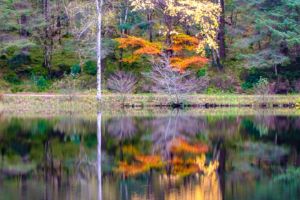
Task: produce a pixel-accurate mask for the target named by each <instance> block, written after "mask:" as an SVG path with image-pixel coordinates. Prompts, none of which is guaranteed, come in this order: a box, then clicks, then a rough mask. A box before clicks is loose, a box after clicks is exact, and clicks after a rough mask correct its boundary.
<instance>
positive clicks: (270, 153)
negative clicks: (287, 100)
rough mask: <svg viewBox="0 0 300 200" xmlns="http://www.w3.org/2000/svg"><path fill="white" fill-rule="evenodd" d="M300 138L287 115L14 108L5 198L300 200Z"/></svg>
mask: <svg viewBox="0 0 300 200" xmlns="http://www.w3.org/2000/svg"><path fill="white" fill-rule="evenodd" d="M299 144H300V117H299V116H296V115H295V116H294V115H292V116H290V115H282V113H281V114H280V115H276V114H272V115H270V114H269V113H268V112H267V113H266V112H258V114H253V115H245V114H243V115H238V114H237V115H231V114H224V113H223V114H219V115H218V114H213V115H212V114H198V113H197V112H193V111H189V112H186V111H181V110H173V111H171V110H165V111H164V112H161V113H160V114H157V115H153V114H151V113H149V114H139V113H134V112H125V111H120V112H118V113H117V114H107V113H105V112H102V113H101V112H99V113H98V115H96V113H95V114H94V115H88V116H86V115H59V116H26V117H25V116H24V117H22V116H16V115H11V114H5V113H4V114H1V115H0V149H1V159H0V199H1V200H11V199H12V200H14V199H22V200H23V199H24V200H27V199H28V200H29V199H30V200H35V199H36V200H37V199H39V200H40V199H43V200H46V199H49V200H59V199H72V200H73V199H74V200H77V199H98V200H100V199H101V200H102V199H103V200H119V199H124V200H129V199H131V200H148V199H149V200H154V199H155V200H156V199H157V200H192V199H195V200H196V199H197V200H198V199H199V200H202V199H203V200H223V199H224V200H225V199H226V200H227V199H229V200H230V199H232V200H238V199H243V200H247V199H249V200H250V199H265V200H269V199H270V200H273V199H275V200H276V199H278V200H279V199H280V200H281V199H290V200H293V199H299V197H300V169H299V168H297V166H299V165H300V155H299V151H300V145H299ZM99 163H101V165H99ZM292 166H295V168H293V167H292ZM216 168H217V169H216ZM214 169H216V170H214ZM286 170H289V172H288V173H284V172H285V171H286ZM280 174H281V175H280ZM282 174H284V175H282ZM100 183H101V184H100Z"/></svg>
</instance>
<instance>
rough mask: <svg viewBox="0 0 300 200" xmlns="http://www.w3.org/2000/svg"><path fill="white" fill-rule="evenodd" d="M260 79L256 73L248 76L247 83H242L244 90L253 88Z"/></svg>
mask: <svg viewBox="0 0 300 200" xmlns="http://www.w3.org/2000/svg"><path fill="white" fill-rule="evenodd" d="M258 81H259V78H258V77H257V75H256V74H251V75H249V76H248V78H247V80H246V82H245V83H243V84H242V88H243V89H244V90H246V89H250V88H253V86H254V84H256V83H257V82H258Z"/></svg>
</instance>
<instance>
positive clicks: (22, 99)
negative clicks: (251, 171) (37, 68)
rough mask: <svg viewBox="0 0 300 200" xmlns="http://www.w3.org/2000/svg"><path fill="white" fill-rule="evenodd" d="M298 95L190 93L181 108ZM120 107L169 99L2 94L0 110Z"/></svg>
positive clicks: (273, 101)
mask: <svg viewBox="0 0 300 200" xmlns="http://www.w3.org/2000/svg"><path fill="white" fill-rule="evenodd" d="M299 101H300V95H299V94H295V95H266V96H259V95H234V94H233V95H231V94H224V95H206V94H204V95H203V94H192V95H188V96H187V97H186V100H185V101H184V102H183V104H179V105H175V106H173V107H174V108H176V107H177V108H182V107H199V108H214V107H266V108H273V107H274V108H276V107H295V106H296V104H297V103H299ZM122 107H172V103H171V102H170V100H169V96H168V95H165V94H128V95H126V101H125V103H124V104H122V103H121V101H120V96H119V95H117V94H107V95H103V102H102V103H98V101H97V99H96V95H86V94H69V95H64V94H45V93H42V94H37V93H30V94H26V93H23V94H22V93H21V94H3V96H2V100H1V99H0V108H22V109H32V108H34V109H35V108H44V109H70V108H74V109H120V108H122Z"/></svg>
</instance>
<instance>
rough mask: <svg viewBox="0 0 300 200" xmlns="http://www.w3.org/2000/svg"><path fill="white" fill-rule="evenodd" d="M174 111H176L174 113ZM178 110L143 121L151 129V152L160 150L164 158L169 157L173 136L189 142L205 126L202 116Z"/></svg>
mask: <svg viewBox="0 0 300 200" xmlns="http://www.w3.org/2000/svg"><path fill="white" fill-rule="evenodd" d="M174 112H176V113H175V114H174ZM180 112H181V111H180V110H173V112H172V113H171V114H170V115H169V117H163V118H155V119H151V120H147V121H146V122H145V123H144V126H150V129H153V131H152V134H151V138H150V140H151V141H152V142H153V152H152V153H154V151H157V152H160V154H161V156H162V157H163V158H164V159H165V160H167V159H170V156H171V151H170V149H171V146H172V141H173V139H174V138H176V137H177V138H183V139H184V140H186V141H189V142H190V141H192V138H193V137H195V136H196V135H197V134H199V133H200V132H203V131H204V130H205V128H206V126H207V123H206V121H205V120H204V119H203V118H201V117H200V118H196V117H192V116H186V115H183V114H181V113H180ZM143 139H146V138H143Z"/></svg>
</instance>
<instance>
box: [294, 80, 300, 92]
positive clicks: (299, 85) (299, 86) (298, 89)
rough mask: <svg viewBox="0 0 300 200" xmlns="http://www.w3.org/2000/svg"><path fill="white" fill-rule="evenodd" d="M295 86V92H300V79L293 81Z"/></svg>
mask: <svg viewBox="0 0 300 200" xmlns="http://www.w3.org/2000/svg"><path fill="white" fill-rule="evenodd" d="M293 88H294V91H295V92H298V93H299V92H300V80H298V81H295V82H294V83H293Z"/></svg>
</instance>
